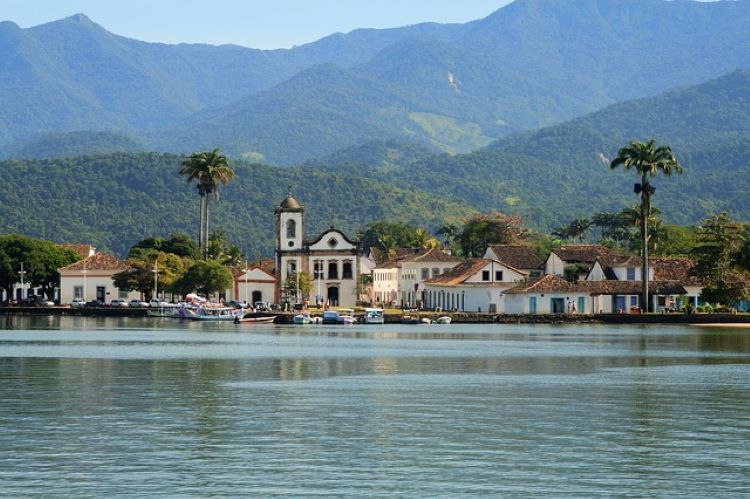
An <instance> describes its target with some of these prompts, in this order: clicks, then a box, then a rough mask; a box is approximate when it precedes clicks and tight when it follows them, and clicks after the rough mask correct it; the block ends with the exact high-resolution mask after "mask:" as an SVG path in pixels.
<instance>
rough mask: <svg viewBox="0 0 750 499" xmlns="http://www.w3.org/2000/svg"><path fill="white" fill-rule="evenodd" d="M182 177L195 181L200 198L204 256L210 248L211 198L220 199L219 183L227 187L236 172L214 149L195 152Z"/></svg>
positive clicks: (199, 242) (200, 244)
mask: <svg viewBox="0 0 750 499" xmlns="http://www.w3.org/2000/svg"><path fill="white" fill-rule="evenodd" d="M180 175H186V176H187V181H188V182H191V181H193V180H195V182H196V183H197V188H198V195H199V196H200V208H201V211H200V230H199V234H198V246H199V247H200V248H201V250H202V252H203V254H204V256H205V254H206V250H207V248H208V234H209V224H208V220H209V204H210V200H211V198H213V199H214V200H216V199H218V198H219V183H223V184H224V185H227V184H228V183H229V182H230V181H231V180H232V178H234V170H232V168H231V167H230V166H229V162H228V161H227V157H226V156H224V155H223V154H221V153H220V152H219V149H218V148H217V149H214V150H213V151H210V152H194V153H193V154H191V155H190V157H189V158H187V159H186V160H185V161H183V162H182V168H181V169H180Z"/></svg>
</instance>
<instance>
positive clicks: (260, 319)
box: [234, 314, 276, 324]
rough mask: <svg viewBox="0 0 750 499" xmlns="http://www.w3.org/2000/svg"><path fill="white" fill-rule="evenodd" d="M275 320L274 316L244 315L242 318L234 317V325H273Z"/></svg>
mask: <svg viewBox="0 0 750 499" xmlns="http://www.w3.org/2000/svg"><path fill="white" fill-rule="evenodd" d="M275 320H276V316H275V315H258V314H245V315H244V316H242V317H240V316H239V315H237V316H235V317H234V323H235V324H273V321H275Z"/></svg>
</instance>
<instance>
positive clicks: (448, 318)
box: [435, 315, 451, 324]
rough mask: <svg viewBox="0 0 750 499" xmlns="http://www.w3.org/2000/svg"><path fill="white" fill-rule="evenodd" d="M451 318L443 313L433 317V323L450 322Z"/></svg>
mask: <svg viewBox="0 0 750 499" xmlns="http://www.w3.org/2000/svg"><path fill="white" fill-rule="evenodd" d="M450 323H451V318H450V316H447V315H443V316H442V317H438V318H437V319H435V324H450Z"/></svg>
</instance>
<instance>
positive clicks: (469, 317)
mask: <svg viewBox="0 0 750 499" xmlns="http://www.w3.org/2000/svg"><path fill="white" fill-rule="evenodd" d="M148 310H149V309H148V308H104V307H91V308H70V307H60V306H57V307H0V315H2V316H20V317H24V316H72V317H79V316H85V317H148V315H147V313H148ZM277 315H278V320H277V321H276V322H275V323H277V324H292V322H293V318H294V315H295V314H294V313H290V312H280V313H278V314H277ZM413 315H416V316H418V317H427V318H431V319H434V318H437V317H438V315H440V316H443V315H445V316H449V317H450V318H451V322H452V323H454V324H665V325H669V324H684V325H706V326H712V327H717V328H719V327H723V328H745V327H747V328H750V314H736V315H729V314H689V315H688V314H680V313H675V314H646V315H640V314H597V315H504V314H479V313H465V312H453V313H441V314H435V313H434V312H424V313H416V314H413ZM402 317H403V314H385V316H384V318H385V323H386V324H399V323H401V319H402Z"/></svg>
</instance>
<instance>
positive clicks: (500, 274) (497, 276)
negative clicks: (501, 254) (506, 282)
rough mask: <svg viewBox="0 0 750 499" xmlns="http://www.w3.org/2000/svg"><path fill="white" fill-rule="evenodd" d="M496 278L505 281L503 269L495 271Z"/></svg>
mask: <svg viewBox="0 0 750 499" xmlns="http://www.w3.org/2000/svg"><path fill="white" fill-rule="evenodd" d="M495 280H496V281H499V282H502V281H503V271H502V270H496V271H495Z"/></svg>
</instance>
